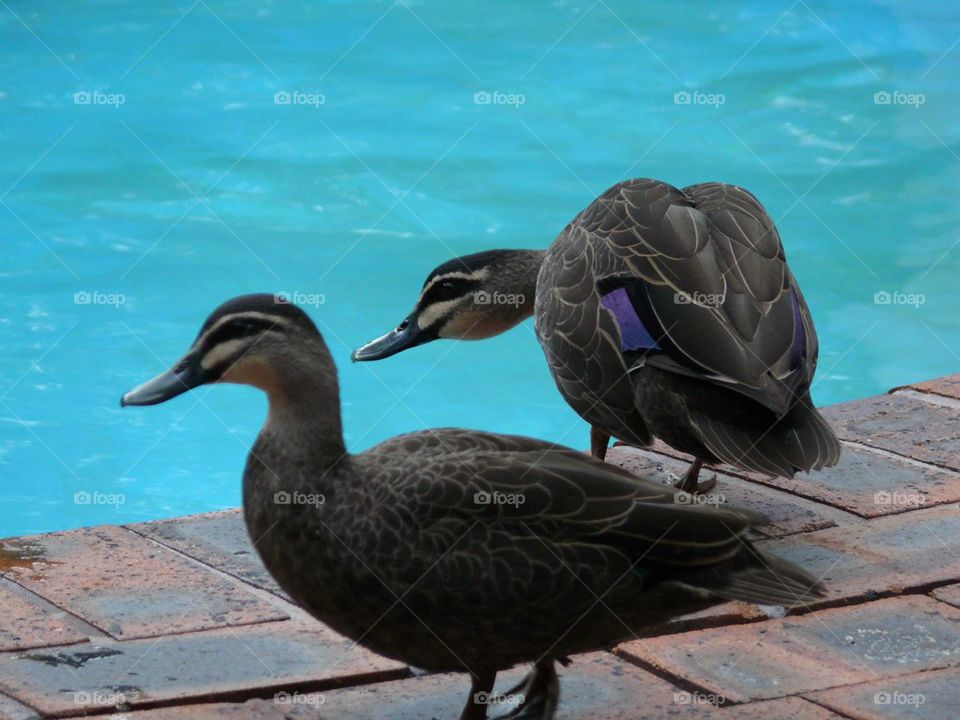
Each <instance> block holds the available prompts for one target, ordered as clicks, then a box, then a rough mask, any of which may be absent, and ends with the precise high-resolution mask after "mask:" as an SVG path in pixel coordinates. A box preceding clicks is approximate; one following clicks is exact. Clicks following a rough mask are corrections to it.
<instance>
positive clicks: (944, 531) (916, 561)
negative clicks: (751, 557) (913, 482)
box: [758, 505, 960, 607]
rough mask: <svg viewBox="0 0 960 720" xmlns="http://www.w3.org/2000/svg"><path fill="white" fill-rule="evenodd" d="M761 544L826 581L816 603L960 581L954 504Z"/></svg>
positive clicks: (959, 515) (959, 520)
mask: <svg viewBox="0 0 960 720" xmlns="http://www.w3.org/2000/svg"><path fill="white" fill-rule="evenodd" d="M758 546H759V547H761V548H763V549H764V550H767V551H768V552H771V553H773V554H774V555H777V556H778V557H781V558H784V559H786V560H791V561H793V562H795V563H797V564H798V565H800V566H801V567H803V568H805V569H806V570H807V571H809V572H810V573H812V574H813V575H814V577H817V578H820V579H822V580H823V582H824V584H825V585H826V590H827V595H826V597H825V598H824V599H822V600H817V601H814V602H813V603H811V605H812V606H813V607H816V606H822V605H824V604H836V603H837V602H838V601H840V600H844V601H849V600H852V599H857V598H872V597H876V596H877V594H883V593H899V592H902V591H904V590H907V589H910V588H919V587H923V586H925V585H932V584H935V583H945V582H948V581H951V580H960V563H958V562H956V558H957V557H960V512H957V507H956V506H954V505H949V506H941V507H936V508H930V509H928V510H915V511H913V512H909V513H903V514H901V515H890V516H888V517H883V518H877V519H875V520H870V521H868V522H864V523H861V524H858V525H852V526H849V527H840V528H830V529H828V530H820V531H818V532H814V533H805V534H803V535H794V536H791V537H787V538H782V539H779V540H769V541H761V542H760V543H758ZM951 558H952V560H951Z"/></svg>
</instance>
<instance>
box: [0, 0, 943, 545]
mask: <svg viewBox="0 0 960 720" xmlns="http://www.w3.org/2000/svg"><path fill="white" fill-rule="evenodd" d="M951 5H952V4H949V3H923V4H918V3H915V2H909V1H906V0H904V1H902V2H899V1H890V2H866V1H863V0H855V1H851V2H845V3H827V2H812V1H809V2H804V1H803V0H801V1H800V2H795V3H791V2H773V3H771V2H753V1H746V0H743V1H740V2H727V3H723V4H722V7H721V6H720V4H717V3H715V2H706V1H703V2H691V3H688V4H685V6H684V7H685V9H684V10H682V11H679V10H676V9H674V7H673V6H671V5H669V4H664V3H636V2H619V1H617V2H615V1H614V0H599V1H598V2H593V3H591V2H589V1H586V2H569V1H564V0H557V1H556V2H532V3H522V4H520V3H510V2H502V1H499V0H498V1H491V2H485V3H480V4H478V3H468V2H445V3H439V2H406V3H395V4H391V3H390V2H357V1H351V2H329V1H328V2H323V3H314V2H286V3H278V2H231V3H225V2H220V1H218V0H198V1H197V2H193V3H191V2H190V1H189V0H186V1H185V2H178V3H148V2H142V1H134V2H127V3H123V4H115V3H106V2H94V3H84V4H82V8H81V7H79V6H77V7H66V6H63V5H62V4H60V3H50V2H45V3H39V2H33V1H31V2H26V1H23V0H7V4H6V5H5V6H4V7H2V8H0V37H2V45H0V158H2V160H0V200H2V204H0V236H2V240H0V248H2V258H3V263H2V265H0V283H2V286H0V287H2V294H0V536H4V535H15V534H22V533H28V532H35V531H45V530H53V529H64V528H71V527H76V526H81V525H90V524H95V523H101V522H121V521H131V520H138V519H146V518H156V517H163V516H170V515H177V514H184V513H191V512H199V511H203V510H209V509H214V508H221V507H227V506H235V505H237V504H239V500H240V495H239V488H240V480H239V478H240V474H241V471H242V467H243V463H244V459H245V457H246V451H247V448H248V446H249V444H250V443H251V442H252V440H253V438H254V436H255V434H256V432H257V430H258V428H259V426H260V424H261V421H262V419H263V415H264V411H265V402H264V400H263V399H262V398H261V397H260V396H259V395H258V394H257V393H256V392H255V391H253V390H249V389H246V388H238V387H218V388H204V389H202V390H200V391H199V392H196V393H192V394H189V395H186V396H183V397H181V398H179V399H177V400H176V401H174V402H171V403H169V404H167V405H164V406H161V407H157V408H149V409H127V410H124V411H121V410H120V408H119V405H118V400H119V397H120V395H121V393H122V392H123V391H125V390H127V389H129V388H130V387H131V386H133V385H135V384H137V383H138V382H140V381H142V380H144V379H146V378H148V377H151V376H152V375H154V374H155V373H156V372H158V371H159V370H160V369H161V368H163V367H164V366H165V365H166V364H167V363H170V362H172V361H174V360H175V359H177V358H178V357H179V355H180V353H181V352H182V351H183V350H184V349H185V348H186V346H187V345H188V343H189V342H190V341H191V340H192V338H193V336H194V334H195V332H196V330H197V328H198V326H199V324H200V322H201V321H202V320H203V319H204V317H205V316H206V315H207V313H208V312H209V311H210V310H211V309H212V308H213V307H214V306H215V305H216V304H217V303H219V302H220V301H221V300H223V299H226V298H228V297H230V296H233V295H235V294H239V293H245V292H250V291H267V292H274V291H280V290H284V291H289V292H293V293H301V294H303V295H304V296H307V299H308V300H311V301H312V302H313V305H312V306H310V307H309V308H308V309H309V311H310V313H311V315H312V316H313V317H314V318H315V320H316V321H317V322H318V324H319V325H320V327H321V329H322V330H323V332H324V333H325V335H326V338H327V340H328V342H329V343H330V345H331V348H332V350H333V353H334V355H335V357H336V358H337V360H338V362H339V364H340V376H341V381H342V384H343V398H344V401H345V404H344V415H345V423H346V432H347V436H348V437H347V440H348V444H349V446H350V447H352V448H355V449H361V448H364V447H367V446H369V445H371V444H373V443H375V442H377V441H379V440H381V439H383V438H385V437H388V436H390V435H393V434H396V433H400V432H403V431H407V430H412V429H416V428H421V427H425V426H442V425H466V426H472V427H477V428H486V429H493V430H500V431H505V432H515V433H527V434H532V435H538V436H541V437H545V438H550V439H553V440H558V441H562V442H565V443H569V444H572V445H575V446H581V447H583V446H585V444H586V442H587V437H586V428H585V426H584V424H583V423H582V422H581V421H579V419H577V418H576V417H575V416H574V415H573V413H572V412H571V411H570V410H569V409H568V408H567V407H566V405H565V404H564V403H563V401H562V400H561V399H560V397H559V395H558V394H557V393H556V391H555V389H554V387H553V385H552V382H551V381H550V379H549V377H548V374H547V371H546V368H545V366H544V362H543V359H542V356H541V354H540V351H539V349H538V347H537V345H536V341H535V338H534V336H533V332H532V328H531V326H530V325H529V324H526V325H525V326H523V327H520V328H518V329H515V330H514V331H512V332H510V333H509V334H507V335H505V336H503V337H500V338H498V339H495V340H492V341H489V342H485V343H480V344H472V345H467V344H454V343H435V344H433V345H429V346H426V347H423V348H418V349H417V350H415V351H412V352H408V353H405V354H402V355H400V356H398V357H396V358H393V359H391V360H389V361H386V362H383V363H376V364H358V365H351V364H350V363H349V351H350V349H351V348H352V347H353V346H355V345H357V344H358V343H360V342H362V341H365V340H368V339H370V338H371V337H372V336H373V335H374V334H378V333H380V332H382V331H385V330H387V329H388V328H390V327H391V326H392V325H394V324H396V322H398V321H399V320H400V319H401V318H402V317H403V316H404V314H405V313H406V312H407V311H408V309H409V307H410V306H411V304H412V302H413V299H414V294H415V292H416V291H417V290H418V288H419V284H420V282H421V281H422V279H423V277H424V275H425V273H426V272H427V271H428V270H430V269H431V268H432V267H433V266H434V265H435V264H437V263H439V262H441V261H443V260H446V259H448V258H449V257H451V256H452V255H453V254H460V253H465V252H470V251H475V250H479V249H484V248H490V247H509V246H530V247H545V246H546V245H547V244H548V243H549V242H550V241H551V240H552V238H553V237H554V235H555V234H556V233H557V232H558V230H560V229H561V228H562V227H563V225H564V224H565V223H566V222H567V221H568V220H569V219H570V218H571V217H572V216H573V215H574V214H575V213H576V212H578V211H579V210H580V209H581V208H582V207H584V206H585V205H586V204H587V203H589V202H590V201H591V200H592V199H593V197H594V196H596V195H597V194H599V193H600V192H601V191H602V190H603V189H605V188H606V187H607V186H609V185H611V184H613V183H614V182H616V181H618V180H620V179H623V178H625V177H631V176H653V177H659V178H663V179H666V180H668V181H670V182H673V183H675V184H678V185H685V184H690V183H693V182H699V181H706V180H725V181H728V182H734V183H738V184H741V185H744V186H746V187H748V188H750V189H751V190H752V191H753V192H754V193H755V194H756V195H758V196H759V198H760V199H761V200H762V201H763V202H764V203H765V204H766V206H767V208H768V209H769V210H770V212H771V214H772V215H773V216H774V218H776V219H777V221H778V224H779V227H780V230H781V233H782V235H783V239H784V242H785V244H786V248H787V252H788V256H789V258H790V261H791V264H792V266H793V268H794V271H795V273H796V274H797V275H798V276H799V278H800V281H801V284H802V286H803V289H804V292H805V294H806V297H807V300H808V301H809V303H810V305H811V307H812V309H813V312H814V316H815V319H816V321H817V325H818V328H819V333H820V341H821V361H820V370H819V374H818V377H817V382H816V386H815V398H816V400H817V401H818V402H819V403H832V402H837V401H841V400H847V399H851V398H855V397H859V396H864V395H868V394H871V393H877V392H881V391H883V390H885V389H887V388H888V387H890V386H892V385H896V384H900V383H905V382H908V381H912V380H917V379H921V378H928V377H932V376H936V375H942V374H946V373H950V372H956V371H958V370H960V358H958V352H960V343H958V340H960V331H958V325H957V310H958V307H957V305H958V304H957V300H956V297H957V295H956V282H957V277H958V275H957V273H958V270H960V249H958V248H957V247H956V246H957V245H958V243H960V235H958V231H957V228H958V227H960V204H958V203H957V202H956V201H955V199H954V198H955V195H956V188H957V187H958V184H960V183H958V181H960V126H958V125H957V123H956V107H957V103H958V101H960V73H958V72H957V66H958V61H960V45H957V43H956V41H957V39H958V37H960V10H958V9H957V8H956V6H955V5H953V7H951ZM277 93H286V95H284V94H281V95H279V96H278V95H276V94H277ZM477 93H480V95H475V94H477ZM877 93H880V94H879V95H878V94H877ZM275 98H276V101H275ZM877 293H880V294H879V295H877V296H876V299H875V294H877ZM883 293H888V295H884V294H883ZM310 296H312V297H310ZM875 300H876V301H875ZM884 300H889V302H886V303H885V302H883V301H884Z"/></svg>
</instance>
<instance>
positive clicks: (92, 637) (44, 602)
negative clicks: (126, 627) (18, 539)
mask: <svg viewBox="0 0 960 720" xmlns="http://www.w3.org/2000/svg"><path fill="white" fill-rule="evenodd" d="M0 577H2V578H3V579H4V580H6V581H7V582H8V583H11V584H12V585H16V586H17V589H18V591H20V592H24V593H26V594H28V595H29V596H30V598H31V599H32V600H33V599H38V600H40V601H41V602H39V603H37V605H38V607H41V608H43V609H45V610H46V609H49V608H56V610H57V611H58V612H62V613H63V614H64V615H69V616H70V618H71V621H75V622H76V623H77V624H78V625H80V626H82V632H83V633H84V634H85V635H86V636H87V639H86V640H80V641H79V642H75V643H60V644H55V645H42V646H40V647H36V648H28V649H26V650H24V651H22V652H30V651H32V650H44V649H46V648H51V647H70V646H73V645H82V644H83V643H84V642H99V641H109V640H113V639H114V638H113V636H111V635H109V634H108V633H107V632H106V631H105V630H103V629H102V628H99V627H97V626H96V625H94V624H93V623H91V622H90V621H89V620H85V619H84V618H82V617H81V616H80V615H77V613H75V612H74V611H73V610H70V609H68V608H65V607H61V606H60V605H57V604H56V603H55V602H53V600H51V599H50V598H48V597H45V596H43V595H41V594H40V593H39V592H37V591H36V590H33V589H32V588H28V587H27V586H26V585H23V584H21V583H19V582H17V581H16V580H14V579H13V578H12V577H10V576H9V575H6V574H4V575H0ZM48 606H49V607H48ZM87 628H89V630H88V629H87ZM16 652H21V651H16Z"/></svg>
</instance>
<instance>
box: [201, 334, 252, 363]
mask: <svg viewBox="0 0 960 720" xmlns="http://www.w3.org/2000/svg"><path fill="white" fill-rule="evenodd" d="M253 340H255V338H254V337H245V338H236V339H235V340H228V341H227V342H222V343H219V344H217V345H215V346H214V347H213V348H211V349H210V350H209V352H207V354H206V355H204V356H203V357H202V358H201V359H200V367H202V368H203V369H204V370H211V369H212V368H215V367H216V366H217V365H219V364H221V363H223V362H226V361H227V360H229V359H230V358H232V357H234V356H235V355H237V356H239V355H240V349H241V348H245V347H247V346H248V345H251V344H252V342H253Z"/></svg>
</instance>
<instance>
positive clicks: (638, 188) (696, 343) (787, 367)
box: [574, 180, 817, 415]
mask: <svg viewBox="0 0 960 720" xmlns="http://www.w3.org/2000/svg"><path fill="white" fill-rule="evenodd" d="M574 223H579V224H580V225H583V226H586V228H587V230H588V232H589V233H590V234H592V235H594V236H595V239H596V240H597V241H600V242H602V243H603V245H604V247H605V248H606V249H608V250H609V251H610V252H612V253H614V254H615V255H616V256H617V257H618V258H620V260H621V261H622V262H621V263H619V266H620V267H624V266H625V267H627V268H629V270H630V272H629V273H626V274H624V273H617V272H614V273H613V274H611V275H609V276H606V277H603V278H600V279H599V281H598V283H597V287H598V290H599V291H600V293H601V295H602V298H603V299H602V304H603V306H604V307H605V308H606V309H607V310H609V311H610V312H611V313H612V314H613V316H614V319H615V320H616V323H617V325H618V326H619V328H620V334H621V349H622V351H623V352H624V353H625V355H627V356H628V359H629V360H630V361H632V362H633V363H634V365H635V366H641V365H643V364H646V365H650V366H654V367H660V368H662V369H664V370H669V371H671V372H675V373H679V374H682V375H688V376H693V377H696V378H699V379H702V380H706V381H709V382H713V383H716V384H719V385H722V386H724V387H727V388H731V389H733V390H735V391H737V392H740V393H742V394H743V395H746V396H748V397H750V398H752V399H754V400H756V401H757V402H759V403H761V404H762V405H764V406H766V407H767V408H769V409H770V410H772V411H773V412H774V413H776V414H777V415H782V414H784V413H785V412H786V411H787V410H788V408H789V407H790V405H791V404H792V403H793V402H794V400H795V399H796V398H798V397H800V396H802V395H803V394H804V393H805V390H806V389H807V388H808V387H809V384H810V382H811V380H812V378H813V373H814V370H815V367H816V360H817V337H816V332H815V330H814V327H813V321H812V318H811V316H810V312H809V309H808V308H807V305H806V302H805V301H804V299H803V295H802V294H801V292H800V288H799V287H798V285H797V283H796V280H795V279H794V277H793V275H792V274H791V273H790V270H789V268H788V267H787V263H786V258H785V256H784V251H783V246H782V244H781V242H780V235H779V233H778V232H777V229H776V227H775V226H774V224H773V221H772V219H771V218H770V216H769V215H768V214H767V212H766V210H765V209H764V208H763V206H762V205H761V204H760V202H759V201H758V200H757V199H756V198H755V197H754V196H753V195H752V194H750V193H749V192H748V191H746V190H744V189H743V188H740V187H737V186H735V185H725V184H722V183H704V184H700V185H692V186H690V187H687V188H684V189H683V190H679V189H677V188H675V187H673V186H671V185H668V184H667V183H663V182H659V181H656V180H630V181H627V182H624V183H621V184H619V185H616V186H614V187H613V188H611V189H610V190H608V191H607V192H606V193H604V195H602V196H601V197H600V198H598V199H597V200H596V201H595V202H594V203H593V205H591V206H590V208H588V209H587V210H585V211H584V213H583V214H582V215H581V217H579V218H578V219H577V220H575V221H574Z"/></svg>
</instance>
